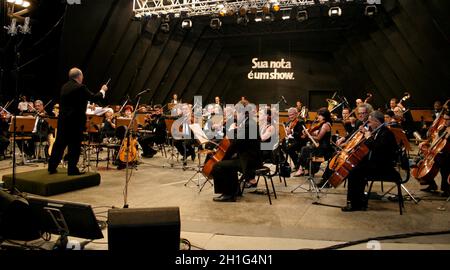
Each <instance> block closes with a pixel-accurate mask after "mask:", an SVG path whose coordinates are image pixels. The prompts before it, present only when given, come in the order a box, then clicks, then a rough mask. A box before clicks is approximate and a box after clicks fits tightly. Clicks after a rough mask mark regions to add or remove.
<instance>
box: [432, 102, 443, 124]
mask: <svg viewBox="0 0 450 270" xmlns="http://www.w3.org/2000/svg"><path fill="white" fill-rule="evenodd" d="M442 108H443V106H442V102H441V101H440V100H436V101H435V102H434V103H433V114H432V118H433V120H434V119H436V118H438V117H439V114H440V113H441V111H442Z"/></svg>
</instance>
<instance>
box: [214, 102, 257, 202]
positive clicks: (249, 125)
mask: <svg viewBox="0 0 450 270" xmlns="http://www.w3.org/2000/svg"><path fill="white" fill-rule="evenodd" d="M251 106H254V105H253V104H251V105H245V106H244V105H242V104H238V105H236V107H237V108H236V109H237V114H238V115H237V125H235V126H236V128H235V129H233V130H231V131H230V130H228V132H227V137H228V138H230V140H231V145H230V146H229V148H228V150H227V153H226V158H224V159H223V160H222V161H219V162H217V163H216V164H215V165H214V167H213V170H212V176H213V178H214V193H221V195H220V196H218V197H214V198H213V200H214V201H216V202H234V201H236V195H237V193H238V191H239V179H238V174H237V173H238V171H240V172H241V173H242V174H243V175H244V179H245V180H247V181H252V180H253V179H254V178H255V172H256V169H257V168H258V167H259V166H260V165H261V162H260V154H259V153H260V144H259V132H258V127H257V124H256V122H255V120H254V117H252V115H251V114H252V110H250V111H249V110H248V107H251ZM245 107H247V109H246V108H245ZM233 126H234V125H233ZM231 132H233V133H234V135H233V136H229V135H231V134H230V133H231ZM232 137H234V139H231V138H232Z"/></svg>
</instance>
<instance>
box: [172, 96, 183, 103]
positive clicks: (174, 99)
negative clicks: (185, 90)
mask: <svg viewBox="0 0 450 270" xmlns="http://www.w3.org/2000/svg"><path fill="white" fill-rule="evenodd" d="M170 103H172V104H178V103H181V99H180V100H179V99H178V95H177V94H173V96H172V100H171V101H170Z"/></svg>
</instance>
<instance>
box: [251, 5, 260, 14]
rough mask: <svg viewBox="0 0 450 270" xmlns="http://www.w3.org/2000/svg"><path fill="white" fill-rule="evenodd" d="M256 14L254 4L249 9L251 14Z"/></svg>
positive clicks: (256, 10)
mask: <svg viewBox="0 0 450 270" xmlns="http://www.w3.org/2000/svg"><path fill="white" fill-rule="evenodd" d="M257 12H258V6H256V4H253V5H252V6H251V7H250V13H251V14H256V13H257Z"/></svg>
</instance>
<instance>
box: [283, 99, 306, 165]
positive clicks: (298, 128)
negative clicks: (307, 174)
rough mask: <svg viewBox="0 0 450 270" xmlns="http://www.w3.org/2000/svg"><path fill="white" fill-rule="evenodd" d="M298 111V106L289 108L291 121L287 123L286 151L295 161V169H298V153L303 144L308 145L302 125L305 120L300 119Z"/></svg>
mask: <svg viewBox="0 0 450 270" xmlns="http://www.w3.org/2000/svg"><path fill="white" fill-rule="evenodd" d="M298 115H299V114H298V111H297V109H296V108H293V107H292V108H289V109H288V117H289V121H288V122H287V123H285V128H286V136H287V140H286V145H285V146H284V147H285V149H286V153H287V154H288V155H289V157H290V158H291V160H292V162H293V163H294V170H298V168H299V164H298V155H299V153H300V150H301V149H302V147H303V146H305V145H306V139H304V138H302V130H303V129H302V125H304V122H302V121H300V120H299V117H298Z"/></svg>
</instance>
